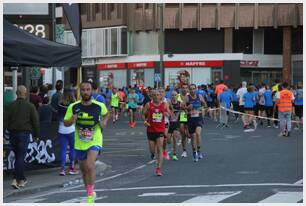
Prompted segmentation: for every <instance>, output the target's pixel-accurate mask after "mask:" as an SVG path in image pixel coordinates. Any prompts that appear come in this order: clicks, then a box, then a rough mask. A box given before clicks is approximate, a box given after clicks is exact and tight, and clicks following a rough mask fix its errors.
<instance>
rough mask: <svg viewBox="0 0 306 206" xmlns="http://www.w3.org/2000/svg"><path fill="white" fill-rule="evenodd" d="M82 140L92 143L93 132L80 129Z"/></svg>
mask: <svg viewBox="0 0 306 206" xmlns="http://www.w3.org/2000/svg"><path fill="white" fill-rule="evenodd" d="M79 134H80V140H81V141H83V142H90V141H92V140H93V130H91V129H79Z"/></svg>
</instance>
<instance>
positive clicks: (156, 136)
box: [147, 132, 165, 141]
mask: <svg viewBox="0 0 306 206" xmlns="http://www.w3.org/2000/svg"><path fill="white" fill-rule="evenodd" d="M164 135H165V134H164V133H163V132H147V137H148V140H151V141H156V140H157V139H159V138H161V137H164Z"/></svg>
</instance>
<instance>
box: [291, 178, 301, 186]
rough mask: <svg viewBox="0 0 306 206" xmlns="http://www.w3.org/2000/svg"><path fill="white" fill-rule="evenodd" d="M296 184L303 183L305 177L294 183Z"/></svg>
mask: <svg viewBox="0 0 306 206" xmlns="http://www.w3.org/2000/svg"><path fill="white" fill-rule="evenodd" d="M293 184H295V185H302V184H303V179H301V180H299V181H296V182H295V183H293Z"/></svg>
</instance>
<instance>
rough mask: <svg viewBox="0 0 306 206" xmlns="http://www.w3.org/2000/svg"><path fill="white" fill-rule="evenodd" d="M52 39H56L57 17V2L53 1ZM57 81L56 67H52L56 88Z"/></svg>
mask: <svg viewBox="0 0 306 206" xmlns="http://www.w3.org/2000/svg"><path fill="white" fill-rule="evenodd" d="M51 12H52V41H56V31H55V27H56V18H55V3H52V11H51ZM55 82H56V68H54V67H52V85H53V86H54V88H55Z"/></svg>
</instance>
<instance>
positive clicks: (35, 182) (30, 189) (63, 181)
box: [3, 160, 110, 199]
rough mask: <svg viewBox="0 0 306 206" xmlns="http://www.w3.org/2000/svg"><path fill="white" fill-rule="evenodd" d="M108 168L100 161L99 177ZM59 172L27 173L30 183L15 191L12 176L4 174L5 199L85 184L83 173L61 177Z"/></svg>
mask: <svg viewBox="0 0 306 206" xmlns="http://www.w3.org/2000/svg"><path fill="white" fill-rule="evenodd" d="M76 168H77V169H78V170H79V168H78V165H76ZM108 168H110V165H106V164H105V163H103V162H101V161H99V160H98V161H97V162H96V174H97V177H98V176H103V174H104V171H105V170H106V169H108ZM59 171H60V167H56V168H47V169H41V170H33V171H26V172H25V175H26V178H27V180H28V183H27V184H26V186H25V187H24V188H20V189H14V188H13V187H12V186H11V183H12V175H9V176H8V175H6V174H3V199H5V198H7V197H10V196H19V195H27V194H35V193H38V192H43V191H47V190H51V189H56V188H63V187H68V186H72V185H79V184H83V180H82V176H81V173H80V174H78V175H69V174H67V175H66V176H60V175H59Z"/></svg>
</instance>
